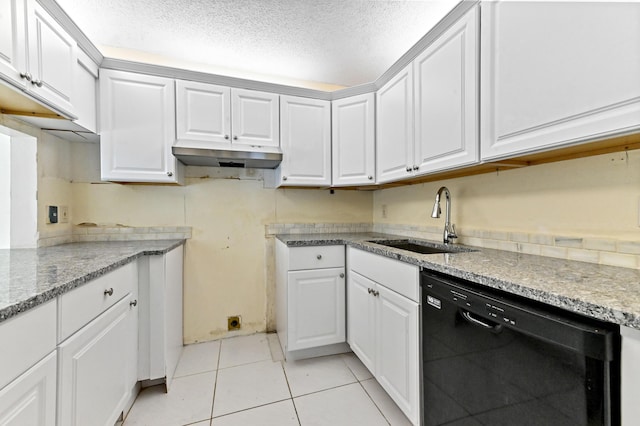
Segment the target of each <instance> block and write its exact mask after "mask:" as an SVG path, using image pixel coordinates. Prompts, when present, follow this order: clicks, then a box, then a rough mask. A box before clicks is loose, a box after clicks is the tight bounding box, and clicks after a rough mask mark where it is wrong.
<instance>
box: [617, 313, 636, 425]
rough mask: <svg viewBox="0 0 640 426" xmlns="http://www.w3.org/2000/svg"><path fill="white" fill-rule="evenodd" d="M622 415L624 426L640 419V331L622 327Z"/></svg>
mask: <svg viewBox="0 0 640 426" xmlns="http://www.w3.org/2000/svg"><path fill="white" fill-rule="evenodd" d="M620 334H621V335H622V344H621V356H620V389H621V393H620V399H621V401H620V405H621V407H620V410H621V412H620V415H621V420H622V422H621V424H622V425H623V426H631V425H634V424H636V423H637V422H638V419H639V418H640V405H639V404H638V401H640V364H639V363H638V360H639V359H640V330H638V329H635V328H629V327H624V326H623V327H620Z"/></svg>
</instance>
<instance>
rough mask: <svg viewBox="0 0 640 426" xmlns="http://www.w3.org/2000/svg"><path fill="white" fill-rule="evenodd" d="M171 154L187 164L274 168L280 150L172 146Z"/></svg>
mask: <svg viewBox="0 0 640 426" xmlns="http://www.w3.org/2000/svg"><path fill="white" fill-rule="evenodd" d="M171 150H172V152H173V155H174V156H175V157H176V158H177V159H178V160H180V161H181V162H182V163H184V164H186V165H187V166H209V167H241V168H254V169H275V168H276V167H278V166H279V165H280V162H281V161H282V153H281V152H274V151H269V152H262V151H234V150H230V149H214V148H187V147H181V146H174V147H172V149H171Z"/></svg>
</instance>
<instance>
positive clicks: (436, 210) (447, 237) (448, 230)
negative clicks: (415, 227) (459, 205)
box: [431, 186, 458, 244]
mask: <svg viewBox="0 0 640 426" xmlns="http://www.w3.org/2000/svg"><path fill="white" fill-rule="evenodd" d="M443 192H444V198H445V200H446V202H447V204H446V207H445V210H446V215H445V222H444V234H443V241H444V243H445V244H449V243H452V242H453V241H452V240H453V239H454V238H458V236H457V235H456V226H455V225H454V224H452V223H451V193H450V192H449V190H448V189H447V187H446V186H443V187H441V188H440V189H438V193H437V194H436V203H435V204H434V205H433V212H432V213H431V217H434V218H438V217H440V213H442V211H441V210H440V196H441V195H442V193H443Z"/></svg>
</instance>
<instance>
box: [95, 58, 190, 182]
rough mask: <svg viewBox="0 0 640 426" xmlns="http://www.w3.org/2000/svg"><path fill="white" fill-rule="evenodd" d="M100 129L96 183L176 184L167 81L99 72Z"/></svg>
mask: <svg viewBox="0 0 640 426" xmlns="http://www.w3.org/2000/svg"><path fill="white" fill-rule="evenodd" d="M100 127H101V131H100V136H101V138H100V163H101V177H102V180H107V181H117V182H150V183H182V181H183V175H184V172H183V167H184V166H183V165H182V163H180V162H178V160H177V159H176V158H175V157H174V156H173V154H172V153H171V147H172V145H173V142H174V140H175V133H176V132H175V91H174V80H173V79H168V78H162V77H154V76H149V75H144V74H136V73H131V72H125V71H114V70H107V69H103V70H101V71H100Z"/></svg>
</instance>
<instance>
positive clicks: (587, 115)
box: [481, 1, 640, 160]
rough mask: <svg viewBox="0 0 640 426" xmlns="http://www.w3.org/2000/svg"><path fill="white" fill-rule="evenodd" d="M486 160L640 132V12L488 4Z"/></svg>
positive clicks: (630, 5)
mask: <svg viewBox="0 0 640 426" xmlns="http://www.w3.org/2000/svg"><path fill="white" fill-rule="evenodd" d="M481 27H482V37H481V38H482V49H481V51H482V59H481V61H482V69H481V94H482V105H481V128H482V133H481V148H482V159H483V160H493V159H500V158H507V157H509V156H514V155H517V154H524V153H531V152H537V151H545V150H550V149H553V148H557V147H562V146H567V145H572V144H577V143H580V142H588V141H592V140H598V139H604V138H607V137H612V136H617V135H624V134H628V133H632V132H637V131H638V130H640V78H638V76H639V75H640V56H639V55H638V52H640V4H638V3H634V2H627V3H624V2H620V3H618V2H595V3H592V2H580V3H574V2H565V3H563V2H506V1H505V2H487V3H484V2H483V3H482V25H481Z"/></svg>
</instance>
